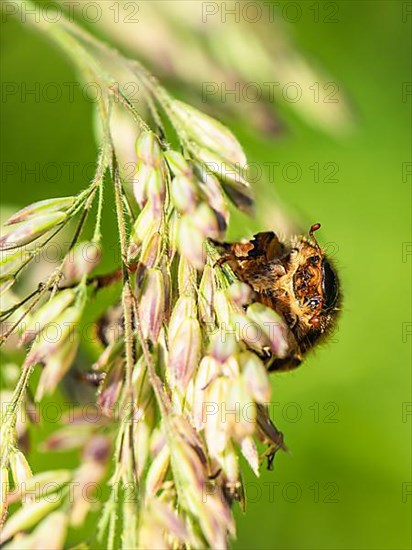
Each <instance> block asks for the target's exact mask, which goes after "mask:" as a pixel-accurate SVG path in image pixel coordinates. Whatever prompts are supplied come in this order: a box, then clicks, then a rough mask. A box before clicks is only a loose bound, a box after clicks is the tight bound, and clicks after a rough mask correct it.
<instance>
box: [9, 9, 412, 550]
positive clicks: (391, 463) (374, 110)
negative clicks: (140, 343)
mask: <svg viewBox="0 0 412 550" xmlns="http://www.w3.org/2000/svg"><path fill="white" fill-rule="evenodd" d="M177 3H179V2H177ZM285 4H288V3H287V2H281V3H280V4H279V5H280V8H281V9H282V7H284V6H285ZM289 4H291V3H290V2H289ZM294 4H296V3H294ZM297 4H299V6H300V7H301V9H302V17H301V18H300V19H299V21H297V22H294V23H288V22H287V21H286V22H285V26H286V28H287V29H288V30H289V32H290V33H291V35H292V36H293V38H294V40H295V42H296V44H297V45H298V46H299V47H300V49H301V51H302V52H303V53H304V54H305V55H306V56H308V57H309V58H310V59H312V60H315V61H316V63H318V64H320V65H321V66H323V67H324V68H326V69H327V71H328V73H329V74H331V75H332V76H333V78H334V79H336V80H338V81H339V82H341V83H342V85H343V86H344V88H345V90H346V92H347V94H348V96H349V98H350V101H351V104H352V108H353V111H354V114H355V121H356V124H355V127H354V129H353V130H352V132H350V133H349V134H347V135H346V136H342V137H339V138H338V137H333V136H330V135H328V134H326V133H324V132H322V131H321V130H317V129H314V128H313V127H311V126H309V125H308V124H306V123H305V122H303V121H302V120H301V119H299V118H298V117H297V116H295V115H293V114H291V112H290V111H287V110H285V111H282V105H280V107H279V110H280V116H281V118H282V120H283V124H284V126H285V127H286V131H283V132H281V133H280V134H279V135H277V136H275V137H272V138H267V137H264V138H263V137H262V136H261V135H260V136H259V135H257V134H256V133H255V132H252V131H251V130H250V128H249V127H248V126H247V124H243V123H242V124H240V123H239V122H237V121H236V120H230V119H227V121H226V122H227V123H228V124H229V125H230V126H231V127H232V129H235V130H236V132H237V135H238V137H239V138H240V141H241V142H242V144H243V145H244V148H245V150H246V152H247V155H248V158H249V160H251V161H254V162H259V163H264V162H268V161H269V162H270V161H272V162H273V161H277V162H279V163H280V167H282V166H284V165H285V164H287V163H290V162H294V163H298V164H299V166H300V167H301V169H302V177H301V178H300V179H299V181H296V182H294V183H292V182H290V181H287V180H286V179H285V178H283V177H281V174H279V175H278V177H276V181H275V182H274V183H273V182H272V183H271V182H266V183H265V182H263V181H260V182H259V183H258V184H257V186H256V195H257V202H258V216H257V219H256V220H255V221H249V220H247V221H245V218H244V217H237V218H236V217H235V218H234V219H233V225H232V226H231V228H230V234H231V236H241V235H243V236H248V234H250V232H251V231H253V230H255V229H262V228H263V226H264V228H266V229H270V227H268V224H269V223H270V215H268V213H267V210H268V209H269V211H270V203H271V201H272V202H273V203H274V202H275V201H276V200H277V197H279V198H280V199H281V201H282V203H283V204H285V205H287V207H288V208H289V209H290V211H291V212H293V213H294V215H295V216H296V215H299V216H300V217H301V219H302V223H303V227H306V225H308V224H311V223H313V222H317V221H320V222H321V223H322V230H321V231H320V233H319V239H320V241H321V242H332V243H334V258H335V260H336V263H337V265H338V268H339V271H340V273H341V278H342V287H343V293H344V298H345V299H344V307H343V312H342V316H341V320H340V323H339V330H338V331H337V332H336V333H335V334H334V336H333V339H332V342H330V343H327V344H325V345H324V346H323V347H322V348H321V349H319V350H317V351H316V352H315V353H313V354H312V355H311V356H310V357H309V358H308V360H307V361H306V362H305V364H304V365H303V366H302V368H300V369H298V370H297V371H295V372H292V373H289V374H282V375H278V376H273V388H274V401H276V402H278V405H274V406H273V412H272V417H273V418H274V420H275V423H276V424H277V426H278V427H279V428H280V429H281V430H282V431H283V432H284V434H285V439H286V443H287V445H288V446H289V448H290V449H291V454H290V455H287V454H282V455H279V456H277V458H276V461H275V469H274V471H273V472H267V471H263V472H262V475H261V479H260V480H259V481H258V482H257V480H256V479H255V478H254V477H253V475H252V474H249V472H248V469H247V467H245V469H244V470H245V472H246V474H245V483H246V491H247V495H248V497H249V502H248V505H247V512H246V514H242V513H241V512H240V511H236V516H237V520H238V538H237V541H235V542H234V544H233V546H234V548H239V549H241V548H242V549H247V548H250V549H251V548H262V549H263V548H268V549H269V548H273V549H315V548H324V549H351V550H352V549H353V550H354V549H371V550H372V549H373V550H377V549H404V548H405V549H406V548H411V544H412V542H411V518H410V512H411V501H412V495H411V494H410V493H411V485H410V482H411V421H412V419H411V416H410V415H409V416H407V415H406V414H405V411H406V410H407V407H408V403H410V402H411V361H410V359H411V357H410V352H411V339H412V335H409V336H408V335H407V334H406V332H407V331H408V327H409V332H410V322H411V306H410V304H411V286H410V275H411V264H412V256H410V255H409V256H407V255H406V252H407V248H408V243H410V241H411V234H410V223H411V189H410V185H411V176H410V175H409V177H403V175H402V171H403V169H405V165H404V164H403V163H408V162H410V161H411V157H410V145H411V143H410V141H411V138H410V136H411V118H410V115H411V102H412V98H411V96H409V97H407V98H404V100H403V97H402V89H403V84H404V83H405V82H410V81H411V80H412V79H411V72H410V62H411V53H410V52H411V31H410V29H411V27H410V24H411V18H412V16H409V18H406V21H403V10H405V4H410V2H409V3H408V2H396V1H391V0H390V1H378V2H349V1H347V2H345V1H344V2H333V3H332V4H334V5H336V6H337V9H338V22H336V23H333V24H328V23H325V22H323V21H322V20H320V21H319V22H315V21H314V17H313V11H310V10H309V7H310V6H311V5H312V3H311V2H301V3H297ZM315 4H319V6H320V9H321V10H322V9H325V4H331V3H330V2H329V3H323V2H319V3H315ZM404 19H405V17H404ZM1 42H2V43H1V46H2V48H1V50H2V53H1V77H2V80H3V82H16V83H18V86H19V89H20V88H21V86H22V85H23V84H24V83H25V85H26V86H27V89H31V88H33V87H34V86H35V83H36V82H39V83H40V85H41V86H42V85H44V84H46V83H48V82H59V83H64V82H73V81H74V80H75V79H76V74H75V73H74V71H73V68H72V66H71V65H70V64H69V62H68V61H67V59H66V58H65V57H64V56H63V55H62V54H61V52H60V51H58V50H57V49H56V48H54V47H52V46H51V45H50V44H49V43H48V42H47V41H46V40H45V39H44V38H43V37H42V36H41V35H39V34H37V33H35V32H33V31H32V29H30V28H24V27H23V26H22V25H20V24H19V23H18V22H16V21H12V20H9V21H8V22H7V24H6V25H2V33H1ZM205 80H208V78H207V75H205ZM3 91H4V88H3ZM174 92H175V94H176V95H177V96H179V87H178V86H176V87H175V89H174ZM199 93H200V91H199ZM74 98H75V101H73V102H71V101H68V96H67V95H64V96H63V99H62V100H61V101H57V102H55V103H51V102H47V101H44V100H40V101H39V102H36V101H34V100H33V98H30V96H24V97H22V96H21V95H20V94H19V93H9V94H8V95H4V94H3V100H2V104H1V109H2V117H1V118H2V124H1V159H2V160H1V162H2V186H1V202H2V206H3V207H5V208H13V209H15V208H18V207H21V206H23V205H25V204H27V203H29V202H31V201H35V200H39V199H42V198H44V197H47V196H49V195H55V196H62V195H65V194H74V193H76V192H78V191H79V190H80V189H81V188H82V187H83V186H84V185H85V183H86V180H85V179H83V180H82V178H79V177H76V178H74V181H71V178H70V177H69V174H68V171H67V170H66V171H64V170H63V175H62V177H61V178H59V179H58V181H56V182H55V183H52V182H48V183H47V182H46V183H45V181H44V179H42V178H40V180H39V181H36V178H35V177H34V176H33V175H30V174H29V175H27V176H26V177H25V179H24V178H23V177H22V172H21V169H20V167H21V166H22V163H26V165H27V167H30V166H34V165H35V163H39V165H40V166H43V165H47V164H48V163H58V164H59V165H61V164H62V163H64V162H72V163H79V165H80V166H82V165H85V164H87V163H90V162H94V160H95V153H96V144H95V141H94V137H93V127H92V125H93V114H92V111H93V105H92V103H91V102H90V101H87V100H85V98H84V97H83V96H82V95H81V94H80V93H77V92H75V96H74ZM330 162H332V163H335V164H336V165H337V167H338V173H337V174H336V176H335V178H334V179H335V180H337V181H334V182H328V181H325V177H322V172H321V177H320V179H319V181H318V182H316V181H315V180H314V174H313V170H311V169H310V166H312V165H313V164H314V163H319V164H320V166H321V167H322V166H324V165H325V164H326V163H330ZM13 166H18V167H19V168H18V169H17V171H16V173H10V172H11V171H13V170H14V168H12V167H13ZM76 173H77V174H78V172H76ZM275 190H276V193H275ZM263 208H264V209H265V212H266V214H265V218H264V220H265V221H264V222H263V221H262V219H263V217H260V215H259V212H260V211H261V210H260V209H262V211H263ZM109 210H110V209H109ZM112 224H114V220H112V219H111V218H110V216H108V217H107V219H106V220H105V226H104V232H105V239H106V241H105V242H106V245H107V246H108V247H110V246H112V245H114V244H115V236H114V231H112V228H113V227H114V226H113V225H112ZM409 246H410V245H409ZM408 323H409V325H408ZM409 411H410V408H409ZM45 429H46V431H47V427H46V428H45ZM42 433H44V429H43V430H42ZM32 460H33V465H34V469H37V468H48V467H55V462H56V458H55V456H53V455H47V454H46V455H45V454H41V453H37V452H35V453H33V456H32ZM59 462H60V459H59ZM64 462H66V463H67V464H74V463H75V459H74V457H73V456H70V455H67V456H66V455H64V456H63V457H62V458H61V464H63V463H64ZM408 483H409V485H408ZM408 489H409V496H408V495H407V494H406V493H407V492H408ZM85 533H86V531H85ZM81 535H82V533H80V532H77V533H73V534H72V536H71V539H70V541H71V543H72V544H74V543H76V542H78V541H79V540H81V539H80V536H81Z"/></svg>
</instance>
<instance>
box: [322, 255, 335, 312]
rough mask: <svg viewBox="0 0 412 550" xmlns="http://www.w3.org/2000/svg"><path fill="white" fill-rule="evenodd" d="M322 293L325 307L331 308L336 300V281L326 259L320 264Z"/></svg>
mask: <svg viewBox="0 0 412 550" xmlns="http://www.w3.org/2000/svg"><path fill="white" fill-rule="evenodd" d="M322 292H323V298H324V304H325V307H326V308H331V307H333V306H334V305H335V303H336V300H337V299H338V280H337V277H336V274H335V272H334V271H333V269H332V268H331V265H330V263H329V262H328V260H326V259H324V260H323V262H322Z"/></svg>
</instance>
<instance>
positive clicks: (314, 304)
mask: <svg viewBox="0 0 412 550" xmlns="http://www.w3.org/2000/svg"><path fill="white" fill-rule="evenodd" d="M319 302H320V299H319V298H311V299H310V300H309V307H310V308H311V309H316V308H317V307H318V305H319Z"/></svg>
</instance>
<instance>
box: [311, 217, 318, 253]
mask: <svg viewBox="0 0 412 550" xmlns="http://www.w3.org/2000/svg"><path fill="white" fill-rule="evenodd" d="M318 229H320V223H314V224H313V225H312V227H311V228H310V229H309V237H310V238H311V239H312V241H313V242H314V243H315V245H316V248H318V249H319V250H320V246H319V243H318V241H317V240H316V237H315V236H314V235H313V234H314V232H315V231H317V230H318Z"/></svg>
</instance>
